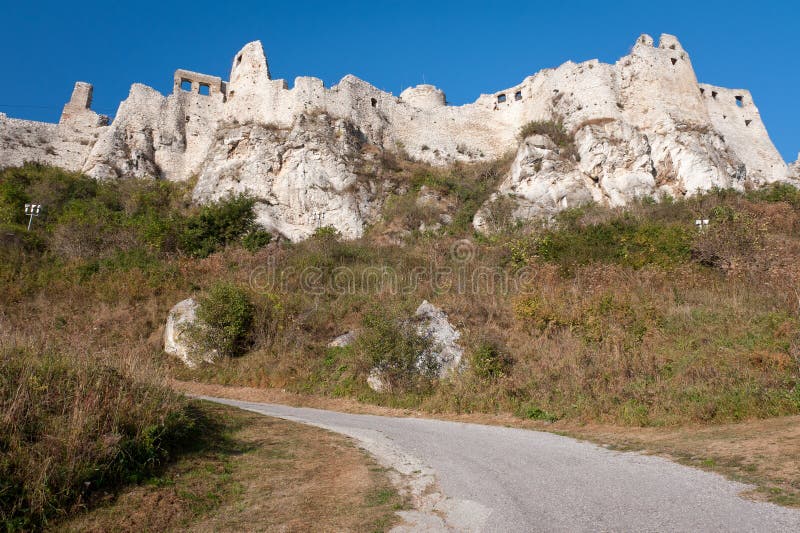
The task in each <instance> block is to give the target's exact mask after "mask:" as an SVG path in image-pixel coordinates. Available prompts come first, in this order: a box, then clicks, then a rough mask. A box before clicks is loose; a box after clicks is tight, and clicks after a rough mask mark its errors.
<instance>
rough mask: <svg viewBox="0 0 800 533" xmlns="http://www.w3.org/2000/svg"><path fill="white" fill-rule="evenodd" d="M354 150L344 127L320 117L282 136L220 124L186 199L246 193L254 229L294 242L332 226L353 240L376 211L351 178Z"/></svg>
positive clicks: (355, 143)
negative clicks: (254, 217) (255, 222)
mask: <svg viewBox="0 0 800 533" xmlns="http://www.w3.org/2000/svg"><path fill="white" fill-rule="evenodd" d="M362 144H363V141H362V139H361V134H360V132H359V131H358V130H356V129H355V128H354V127H353V126H352V125H351V124H350V123H348V122H347V121H345V120H343V119H333V118H332V117H330V116H328V115H324V114H315V115H300V116H299V117H298V118H297V120H296V121H295V122H294V123H293V124H292V125H291V127H289V128H286V129H280V128H277V127H274V126H263V125H257V124H248V125H235V124H230V125H221V126H220V127H219V128H218V129H217V141H216V142H215V144H214V146H213V147H212V148H211V150H210V151H209V153H208V156H207V158H206V160H205V161H204V162H203V164H202V169H203V170H202V172H201V174H200V177H199V179H198V182H197V186H196V187H195V189H194V199H195V200H197V201H199V202H204V201H208V200H216V199H219V198H221V197H223V196H225V195H227V194H232V193H248V194H250V195H252V196H253V197H255V198H256V199H258V200H259V203H258V204H257V207H256V212H257V215H258V218H257V220H258V222H259V223H260V224H261V225H263V226H264V227H265V228H267V229H268V230H270V231H272V232H273V233H278V234H281V235H284V236H286V237H288V238H289V239H291V240H293V241H298V240H302V239H305V238H306V237H308V236H309V235H310V234H311V233H313V231H314V230H315V229H316V228H317V227H319V226H332V227H334V228H336V229H337V230H338V231H339V233H341V234H342V236H344V237H345V238H350V239H353V238H357V237H360V236H361V234H362V233H363V231H364V225H365V223H366V222H367V221H369V220H372V219H374V218H375V217H376V216H377V214H378V207H379V205H380V202H378V201H377V200H376V199H375V197H374V194H373V193H372V192H371V191H370V190H369V187H368V185H367V184H365V183H360V182H359V180H358V177H357V176H356V174H355V173H354V170H355V167H356V166H357V165H356V161H357V160H359V159H360V149H361V146H362ZM373 200H375V201H373Z"/></svg>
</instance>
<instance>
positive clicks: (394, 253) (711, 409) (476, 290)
mask: <svg viewBox="0 0 800 533" xmlns="http://www.w3.org/2000/svg"><path fill="white" fill-rule="evenodd" d="M387 161H388V159H387ZM507 164H508V161H501V162H495V163H484V164H477V165H455V166H453V167H451V168H446V169H441V168H440V169H437V168H431V167H427V166H425V165H423V164H421V163H416V162H412V161H407V160H403V159H397V158H394V159H392V160H391V161H388V162H387V163H386V166H385V167H383V168H381V169H380V172H378V171H377V170H371V171H370V170H369V169H367V170H365V174H364V176H362V177H364V179H369V176H373V177H374V176H375V175H380V176H381V178H382V179H383V178H386V180H388V181H391V182H392V183H394V186H393V187H394V188H393V189H392V190H393V193H392V194H393V196H392V198H393V200H390V201H387V205H386V206H385V209H384V211H383V213H382V216H381V217H380V218H379V219H377V220H376V222H375V224H374V225H372V226H370V227H369V228H367V230H366V232H365V236H364V237H363V238H361V239H358V240H355V241H343V240H341V238H340V237H339V236H338V234H337V233H336V232H335V231H330V230H329V229H327V228H324V229H321V230H320V231H319V232H318V233H317V234H316V235H315V236H313V237H312V238H310V239H308V240H307V241H304V242H302V243H296V244H292V243H288V242H285V241H275V240H272V241H271V242H268V243H267V244H266V245H265V246H263V247H258V246H255V247H253V246H250V245H249V244H247V243H246V242H244V241H243V238H244V236H246V235H250V234H251V233H252V231H253V228H251V227H250V226H249V225H247V224H245V227H243V228H239V229H235V228H234V229H231V227H232V226H235V224H233V223H232V222H231V223H230V224H229V223H228V222H230V221H231V220H232V219H235V218H236V217H231V216H228V215H229V214H230V213H229V212H228V211H227V208H226V207H224V206H225V205H227V204H219V205H216V206H215V207H213V209H212V208H209V209H211V211H208V210H207V211H203V210H198V209H197V208H195V207H192V206H191V205H189V203H188V202H187V199H186V191H185V190H183V189H181V188H180V186H176V185H170V184H164V183H157V182H110V183H97V182H94V181H93V180H89V179H88V178H85V177H81V176H79V175H74V174H69V173H63V172H61V171H57V170H54V169H50V168H47V167H36V166H29V167H25V168H23V169H11V170H6V171H4V172H3V173H2V174H0V191H2V194H0V200H2V202H5V203H4V204H3V205H5V206H10V205H12V204H14V202H18V201H22V200H24V199H26V198H29V199H33V198H36V199H38V198H47V199H48V200H47V202H43V203H45V205H46V213H45V214H44V215H43V217H42V219H41V220H37V221H35V224H36V225H35V230H34V231H33V232H32V233H27V232H25V231H24V229H21V228H20V227H19V226H18V223H19V220H17V219H15V218H14V216H16V215H13V216H11V215H4V216H7V218H6V219H4V223H5V224H6V225H5V226H4V228H6V229H4V233H3V234H2V238H3V243H4V244H3V247H2V248H0V253H1V254H2V259H3V260H2V261H0V284H2V289H3V290H2V291H0V313H2V314H1V315H0V317H1V318H2V321H3V323H4V324H5V327H6V329H7V330H9V331H11V330H14V331H17V332H19V333H20V334H22V335H31V336H32V335H40V336H43V337H45V338H46V339H47V340H52V339H59V342H61V343H63V344H64V345H69V346H74V347H75V349H76V351H81V352H83V353H86V354H106V355H107V354H110V353H114V351H115V350H117V349H118V348H119V347H121V346H124V347H126V348H125V349H126V351H127V352H129V354H128V356H126V358H128V357H129V358H130V359H131V360H136V361H147V362H149V363H153V364H155V366H157V367H159V368H158V372H160V373H166V374H168V375H170V376H173V377H178V378H183V379H191V380H202V381H207V382H212V383H220V384H235V385H247V386H258V387H275V388H285V389H287V390H289V391H294V392H302V393H313V394H321V395H327V396H330V397H342V398H355V399H359V400H362V401H366V402H373V403H376V404H380V405H387V406H398V407H410V408H421V409H424V410H427V411H428V412H452V413H475V412H485V413H498V412H506V413H518V414H519V415H520V416H523V417H526V418H534V419H537V418H541V419H546V420H555V419H558V420H567V421H581V422H604V423H613V424H624V425H627V426H633V427H638V426H680V425H685V424H718V423H725V422H731V421H740V420H749V419H754V418H770V417H775V416H781V415H792V414H797V413H798V412H800V392H799V391H800V388H798V379H799V378H800V370H799V369H798V367H799V365H798V354H799V353H800V352H798V346H799V345H798V338H800V337H798V334H799V333H800V324H799V323H798V320H799V318H798V315H797V301H798V295H797V294H796V293H794V292H793V291H792V290H791V289H790V290H787V287H789V288H791V287H794V286H797V284H798V282H800V270H799V269H798V268H797V265H798V264H800V261H798V259H800V239H798V237H797V235H798V233H797V230H798V228H800V202H798V201H797V197H798V193H797V192H796V190H794V189H792V188H787V187H785V186H780V187H774V188H770V189H765V190H762V191H753V192H745V193H740V192H734V191H712V192H710V193H708V194H705V195H702V196H698V197H695V198H690V199H682V200H675V199H669V198H664V199H661V201H659V202H655V201H652V200H651V199H643V200H642V201H641V202H639V203H636V204H633V205H630V206H628V207H626V208H617V209H610V208H604V207H599V206H586V207H583V208H580V209H576V210H570V211H567V212H564V213H562V214H561V215H559V216H558V217H556V218H555V219H554V220H553V221H550V222H548V223H538V222H530V223H526V224H516V225H507V226H505V227H503V228H501V231H499V232H498V233H495V234H493V235H491V236H481V235H476V234H474V233H473V231H472V230H471V229H470V227H469V225H468V224H467V223H466V222H465V221H468V220H469V219H470V218H471V216H472V214H474V211H475V209H476V208H477V206H479V205H480V204H481V203H482V202H483V201H484V199H486V198H488V197H489V195H490V194H491V191H492V190H493V188H494V187H495V185H496V183H497V182H498V180H499V179H500V178H501V177H502V176H503V172H504V169H505V168H507V167H506V166H505V165H507ZM370 172H372V174H370ZM376 173H377V174H376ZM123 193H124V194H123ZM227 201H235V202H244V201H245V200H243V199H241V198H240V199H236V200H231V199H229V200H227ZM14 205H15V204H14ZM236 205H238V206H239V207H241V206H240V205H239V204H236ZM234 207H235V206H234ZM239 207H236V209H239ZM231 209H232V208H231ZM215 210H218V211H219V210H221V212H224V213H228V214H225V215H224V216H223V215H222V214H221V215H220V216H219V217H218V218H219V220H218V221H217V222H219V223H217V222H214V223H213V224H212V223H209V224H207V225H206V226H205V227H206V229H208V228H211V229H208V231H209V232H210V233H209V234H210V235H211V236H210V237H209V239H210V240H211V241H213V242H214V243H215V244H214V246H213V249H214V251H213V253H210V254H209V255H207V256H205V257H203V255H205V254H204V253H203V254H199V255H198V254H195V253H193V252H191V251H190V250H188V249H185V248H182V246H181V244H180V243H181V242H182V240H181V239H182V237H181V236H182V235H185V233H184V232H185V231H187V230H186V228H188V227H192V228H195V227H196V226H195V225H192V224H189V222H187V221H189V220H200V219H204V217H205V218H208V217H211V218H210V219H211V220H217V218H215V216H211V215H208V213H210V212H212V211H213V212H216V211H215ZM2 212H3V213H11V214H14V213H16V211H15V210H14V209H11V208H8V209H5V211H2ZM237 212H238V211H237ZM201 213H206V215H203V216H200V214H201ZM193 217H199V218H193ZM245 218H247V217H245ZM696 218H709V219H710V220H711V224H710V226H709V228H708V230H707V231H704V232H698V231H697V229H696V228H695V227H694V224H693V222H694V220H695V219H696ZM448 220H449V222H447V221H448ZM225 221H228V222H225ZM172 222H175V223H174V224H173V223H172ZM422 222H425V224H426V227H428V228H431V227H433V226H432V224H433V222H439V223H441V227H440V228H438V229H428V230H426V231H420V229H419V228H420V223H422ZM213 228H217V229H213ZM204 231H205V230H204ZM195 233H196V232H194V233H192V234H195ZM201 233H202V232H201ZM226 235H227V237H226ZM253 239H254V240H258V239H256V238H255V237H254V238H253ZM265 240H266V239H265ZM200 241H201V242H206V240H205V238H203V239H200ZM304 272H305V273H304ZM309 272H312V273H313V276H309V275H308V273H309ZM220 282H224V283H225V284H226V286H228V287H229V288H231V290H233V291H235V292H236V293H237V294H239V295H240V296H241V297H242V298H243V299H241V300H240V303H241V302H244V301H245V300H246V301H247V303H248V305H247V306H245V307H247V308H248V309H250V311H252V313H250V312H248V313H246V314H247V315H248V317H247V319H246V320H240V319H242V318H243V317H244V315H241V316H240V315H236V316H235V317H234V318H235V320H233V321H229V320H227V318H225V316H224V315H225V313H222V314H221V315H220V317H221V318H223V319H225V320H222V321H221V322H220V324H222V326H223V329H224V327H226V325H227V326H231V327H233V326H235V327H234V328H233V329H235V330H236V331H233V330H231V332H232V333H234V335H233V336H232V337H230V338H228V337H226V339H228V340H230V339H234V340H233V341H232V344H227V345H229V346H233V347H235V348H236V350H234V351H235V352H237V353H241V355H240V356H238V357H226V358H222V359H221V360H220V361H219V362H217V363H215V364H214V365H199V366H198V368H197V369H195V370H190V369H186V368H184V367H182V366H181V365H180V364H179V363H177V362H175V361H172V360H170V359H167V358H165V357H164V355H163V354H162V352H161V338H162V330H161V328H162V326H163V323H164V320H165V317H166V314H167V312H168V310H169V308H170V307H171V306H172V305H174V304H175V303H176V302H178V301H180V300H183V299H184V298H186V297H188V296H195V297H198V298H200V299H202V298H204V297H207V296H209V295H213V293H214V290H215V289H214V287H215V286H216V285H217V284H218V283H220ZM465 283H467V284H466V285H465ZM423 299H427V300H429V301H431V302H432V303H434V304H435V305H437V306H440V307H442V308H443V309H444V310H445V311H446V312H447V313H448V315H449V317H450V320H451V322H452V323H453V324H454V325H455V327H456V328H457V329H458V330H459V331H461V333H462V338H461V340H460V342H461V344H462V346H463V347H464V349H465V352H466V353H465V360H467V361H470V362H471V364H470V365H468V366H467V367H466V368H465V369H463V370H462V371H461V372H459V373H457V374H456V375H454V376H452V377H451V378H449V379H444V380H437V379H430V380H427V381H426V382H425V383H421V382H420V383H413V381H414V380H409V379H407V378H408V376H407V375H405V374H407V373H406V372H405V371H407V370H413V365H409V364H408V362H409V361H411V360H412V359H413V357H409V353H411V352H416V351H424V350H422V348H421V347H419V346H416V345H415V343H414V342H412V341H413V339H411V338H410V337H409V336H408V335H406V334H404V333H403V332H402V328H401V327H400V325H402V324H404V323H406V322H407V321H408V319H409V318H410V317H411V316H412V315H413V312H414V310H415V309H416V307H417V306H418V305H419V303H420V302H421V301H422V300H423ZM240 308H241V309H244V307H241V306H240ZM376 309H378V310H380V312H381V315H382V317H381V321H370V319H369V317H370V316H371V314H373V312H374V311H375V310H376ZM223 310H224V309H223ZM237 317H238V318H237ZM228 318H230V317H228ZM381 323H382V324H384V325H387V326H386V327H383V328H380V327H377V326H380V324H381ZM388 325H391V326H392V327H391V328H390V327H388ZM239 326H242V327H239ZM393 328H394V329H397V328H400V330H399V331H394V330H393ZM244 329H246V330H247V332H246V335H244V331H243V330H244ZM347 331H361V332H366V333H368V334H367V335H365V336H364V337H363V341H361V343H360V344H357V345H356V346H353V347H351V348H348V349H329V348H328V347H327V344H328V343H329V342H330V341H331V340H332V339H333V338H335V337H336V336H338V335H341V334H342V333H345V332H347ZM86 332H91V334H90V335H87V334H86ZM370 332H372V333H375V335H369V333H370ZM226 342H227V341H226ZM487 343H488V344H487ZM92 356H93V355H92ZM412 356H413V353H412ZM376 363H380V364H385V366H386V367H387V368H396V369H398V370H402V372H398V376H397V377H398V382H400V381H403V382H405V384H406V385H410V384H413V385H414V386H399V387H394V388H393V390H392V392H391V393H388V394H377V393H375V392H373V391H371V390H370V389H369V388H368V387H367V385H366V376H367V374H368V372H369V370H370V369H371V367H372V366H373V365H374V364H376Z"/></svg>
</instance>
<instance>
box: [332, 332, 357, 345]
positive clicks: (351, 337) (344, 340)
mask: <svg viewBox="0 0 800 533" xmlns="http://www.w3.org/2000/svg"><path fill="white" fill-rule="evenodd" d="M355 340H356V335H355V333H353V332H352V331H348V332H347V333H342V334H341V335H339V336H338V337H336V338H335V339H333V340H332V341H331V342H329V343H328V348H345V347H347V346H350V345H351V344H353V342H354V341H355Z"/></svg>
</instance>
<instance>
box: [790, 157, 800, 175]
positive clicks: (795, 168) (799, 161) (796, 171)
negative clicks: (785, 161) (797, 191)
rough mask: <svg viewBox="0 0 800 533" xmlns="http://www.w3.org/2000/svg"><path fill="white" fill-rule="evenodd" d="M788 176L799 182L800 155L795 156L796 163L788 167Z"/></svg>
mask: <svg viewBox="0 0 800 533" xmlns="http://www.w3.org/2000/svg"><path fill="white" fill-rule="evenodd" d="M789 174H790V175H791V176H792V178H794V179H796V180H800V154H797V161H795V162H794V163H792V164H791V165H789Z"/></svg>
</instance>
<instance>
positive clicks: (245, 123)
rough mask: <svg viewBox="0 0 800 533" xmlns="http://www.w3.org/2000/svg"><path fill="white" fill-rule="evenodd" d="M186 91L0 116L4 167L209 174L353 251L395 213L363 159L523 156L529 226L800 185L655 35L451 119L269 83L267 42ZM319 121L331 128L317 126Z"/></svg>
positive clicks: (78, 91)
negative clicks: (610, 209) (106, 111)
mask: <svg viewBox="0 0 800 533" xmlns="http://www.w3.org/2000/svg"><path fill="white" fill-rule="evenodd" d="M173 80H174V84H173V86H174V88H173V93H172V94H170V95H168V96H163V95H161V94H159V93H158V92H157V91H155V90H153V89H151V88H149V87H146V86H144V85H139V84H134V85H133V86H132V87H131V91H130V94H129V96H128V98H127V99H126V100H125V101H124V102H122V103H121V104H120V107H119V110H118V112H117V114H116V117H115V119H114V121H113V123H112V124H111V125H106V123H105V121H104V119H103V117H101V116H100V115H97V114H96V113H94V112H93V111H91V109H90V106H91V96H92V89H91V86H90V85H89V84H85V83H83V82H79V83H78V84H76V87H75V90H74V92H73V95H72V98H71V99H70V102H69V103H68V104H67V105H66V106H65V107H64V113H63V114H62V120H61V122H60V123H59V124H58V125H55V124H45V123H38V122H30V121H22V120H17V119H11V118H8V117H6V116H4V115H0V167H4V166H11V165H19V164H22V163H23V162H24V161H41V162H44V163H49V164H55V165H59V166H62V167H65V168H67V169H70V170H83V171H84V172H86V173H88V174H89V175H91V176H95V177H98V178H102V179H107V178H116V177H154V178H164V179H169V180H178V181H183V180H189V179H191V178H193V177H195V176H196V177H199V178H200V179H199V180H198V183H197V189H196V190H195V194H194V197H195V199H196V200H198V201H207V200H211V199H215V198H218V197H220V196H222V195H224V194H226V193H227V192H234V191H248V192H251V193H253V194H254V195H255V196H256V197H257V198H258V200H259V204H258V214H259V221H260V222H261V223H263V224H264V225H265V226H267V227H268V228H270V229H271V230H272V231H275V232H277V233H281V234H282V235H284V236H286V237H288V238H290V239H292V240H298V239H302V238H304V237H306V236H308V235H309V234H310V233H312V232H313V231H314V229H315V228H316V227H317V226H318V225H319V224H320V217H322V218H323V222H322V224H325V225H333V226H335V227H336V228H337V229H338V230H339V231H340V232H341V233H342V234H343V235H345V236H346V237H358V236H359V235H361V233H362V232H363V228H364V225H365V224H367V223H369V221H370V220H371V218H370V217H372V216H374V213H375V212H376V210H377V209H378V208H379V206H380V203H381V200H382V199H381V198H380V197H376V196H375V195H374V194H373V191H371V190H367V188H365V185H364V184H359V183H358V180H357V179H356V163H357V162H358V157H357V155H358V154H357V152H355V151H354V148H355V147H356V146H361V145H363V146H368V145H373V146H374V147H376V149H377V150H378V151H380V150H402V151H405V152H406V153H408V154H409V155H410V156H411V157H414V158H416V159H419V160H422V161H426V162H428V163H432V164H437V165H444V164H448V163H452V162H454V161H478V160H487V159H494V158H498V157H500V156H503V155H505V154H506V153H508V152H514V151H516V152H517V161H515V164H514V168H513V169H512V172H511V173H510V174H509V175H508V176H507V177H506V179H505V182H504V184H503V187H502V188H501V190H500V191H498V195H499V196H500V197H506V196H508V195H509V194H511V195H518V197H519V206H518V208H517V209H516V215H517V216H525V217H527V216H549V215H550V214H552V213H553V212H555V211H557V210H559V209H562V208H563V207H565V206H570V205H577V204H579V203H581V202H584V201H588V200H589V199H591V200H593V201H597V202H600V203H605V204H608V205H621V204H624V203H625V202H627V201H630V200H631V199H632V198H635V197H638V196H642V195H644V194H649V195H654V196H658V195H659V194H665V193H668V194H671V195H673V196H683V195H687V194H693V193H695V192H698V191H704V190H708V189H710V188H712V187H715V186H720V187H734V188H737V189H742V188H744V187H745V186H746V185H747V186H749V185H753V186H759V185H764V184H766V183H771V182H775V181H782V180H787V179H798V176H797V174H798V172H800V171H798V167H797V164H795V165H793V166H792V169H791V171H790V168H789V166H788V165H787V164H786V163H785V162H784V161H783V159H782V158H781V157H780V155H779V154H778V152H777V150H776V149H775V147H774V146H773V144H772V142H771V141H770V139H769V136H768V134H767V131H766V129H765V128H764V125H763V123H762V122H761V118H760V116H759V113H758V109H757V108H756V107H755V104H754V103H753V99H752V96H751V95H750V93H749V92H748V91H746V90H742V89H725V88H721V87H714V86H711V85H705V84H699V83H698V82H697V79H696V77H695V74H694V70H693V67H692V64H691V61H690V59H689V56H688V54H687V52H686V51H685V50H684V49H683V48H682V46H681V44H680V42H678V40H677V39H676V38H675V37H673V36H671V35H662V36H661V38H660V40H659V43H658V45H657V46H655V45H654V40H653V39H652V38H651V37H649V36H647V35H642V36H641V37H640V38H639V39H637V41H636V44H635V45H634V47H633V49H632V50H631V52H630V53H629V54H628V55H626V56H624V57H622V58H621V59H620V60H619V61H617V62H616V63H615V64H604V63H600V62H599V61H597V60H591V61H586V62H583V63H579V64H576V63H573V62H567V63H565V64H563V65H561V66H559V67H558V68H554V69H545V70H542V71H541V72H539V73H537V74H535V75H532V76H529V77H528V78H526V79H525V80H523V81H522V82H521V83H520V84H519V85H517V86H514V87H511V88H508V89H506V90H503V91H498V92H496V93H494V94H485V95H481V96H480V97H479V98H478V99H477V100H476V101H475V102H474V103H471V104H467V105H462V106H450V105H447V102H446V98H445V95H444V93H443V92H442V91H441V90H439V89H437V88H436V87H434V86H431V85H419V86H417V87H411V88H408V89H406V90H405V91H403V92H402V94H401V95H400V96H399V97H397V96H394V95H392V94H391V93H387V92H384V91H381V90H379V89H377V88H375V87H373V86H372V85H370V84H368V83H366V82H364V81H362V80H360V79H358V78H356V77H354V76H350V75H348V76H345V77H344V78H343V79H342V80H341V81H340V82H339V83H338V84H336V85H334V86H333V87H330V88H328V87H325V86H324V84H323V82H322V81H321V80H319V79H316V78H311V77H299V78H297V79H295V80H294V85H293V86H292V87H291V88H289V85H288V84H287V82H286V81H284V80H273V79H272V78H271V75H270V70H269V65H268V63H267V58H266V56H265V55H264V51H263V48H262V46H261V43H260V42H258V41H254V42H251V43H248V44H247V45H246V46H244V48H242V50H241V51H240V52H239V53H237V54H236V55H235V56H234V58H233V63H232V66H231V72H230V80H229V81H227V82H226V81H224V80H222V79H221V78H219V77H216V76H209V75H205V74H201V73H196V72H190V71H186V70H177V71H176V72H175V74H174V76H173ZM184 81H186V82H188V84H189V86H190V90H188V91H186V90H183V89H182V88H181V85H182V82H184ZM206 87H207V88H208V93H209V94H207V95H206V94H201V89H204V88H206ZM320 116H323V117H327V119H326V121H323V122H326V123H327V125H326V124H319V123H318V122H319V121H316V120H311V121H309V120H308V118H309V117H320ZM533 120H540V121H548V120H562V121H563V123H564V126H565V128H566V130H567V132H568V133H569V134H571V135H573V136H574V138H575V144H576V148H577V151H578V153H579V155H580V161H564V160H563V158H559V157H558V155H559V154H557V153H553V152H554V150H553V149H552V148H550V147H547V146H537V145H536V142H539V144H541V140H540V141H536V142H533V143H532V142H531V141H527V140H526V141H525V142H524V143H522V144H521V145H520V140H519V139H518V138H517V134H518V132H519V131H520V128H521V127H522V126H523V125H524V124H526V123H528V122H530V121H533ZM555 152H557V151H555ZM537 161H538V162H539V163H537ZM539 164H541V168H540V167H539ZM313 213H318V214H317V215H312V214H313ZM319 213H321V215H320V214H319ZM481 220H482V219H481V214H480V213H479V215H478V217H476V220H475V224H476V227H479V228H480V227H482V222H481ZM484 225H485V224H484Z"/></svg>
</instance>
